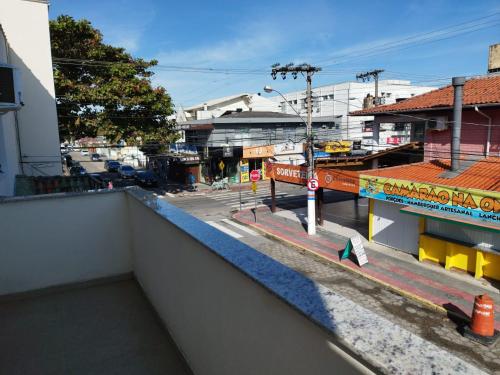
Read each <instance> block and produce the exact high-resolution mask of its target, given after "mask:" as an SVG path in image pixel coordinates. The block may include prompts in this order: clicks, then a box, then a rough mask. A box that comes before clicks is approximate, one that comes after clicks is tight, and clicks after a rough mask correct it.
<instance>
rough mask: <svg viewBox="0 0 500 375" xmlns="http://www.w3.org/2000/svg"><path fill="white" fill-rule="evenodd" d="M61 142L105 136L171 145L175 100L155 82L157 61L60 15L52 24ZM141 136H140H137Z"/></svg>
mask: <svg viewBox="0 0 500 375" xmlns="http://www.w3.org/2000/svg"><path fill="white" fill-rule="evenodd" d="M50 36H51V42H52V56H53V63H54V82H55V88H56V99H57V110H58V118H59V132H60V138H61V139H66V140H69V139H78V138H81V137H95V136H97V135H103V136H106V137H107V138H108V139H109V140H110V141H112V142H116V141H118V140H120V139H124V140H126V141H127V142H128V143H136V140H137V139H143V140H148V141H157V142H162V143H165V142H169V141H171V140H173V139H174V138H175V135H174V131H173V126H174V123H173V121H169V120H168V119H167V116H169V115H171V114H172V113H173V108H172V102H171V99H170V96H169V95H168V93H167V92H166V90H165V89H164V88H163V87H161V86H158V87H154V86H153V85H152V83H151V77H152V76H153V74H154V73H153V72H152V71H151V68H152V67H154V66H155V65H156V64H157V63H158V62H157V61H156V60H151V61H146V60H143V59H141V58H134V57H132V56H131V55H130V54H129V53H127V52H126V51H125V49H124V48H120V47H114V46H111V45H109V44H105V43H104V42H103V36H102V34H101V32H100V31H99V30H97V29H95V28H94V27H93V26H92V24H91V23H90V22H89V21H87V20H75V19H73V18H72V17H70V16H66V15H61V16H59V17H57V19H55V20H52V21H50ZM139 137H140V138H139Z"/></svg>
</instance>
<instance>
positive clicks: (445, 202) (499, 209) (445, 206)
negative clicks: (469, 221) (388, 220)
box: [359, 175, 500, 223]
mask: <svg viewBox="0 0 500 375" xmlns="http://www.w3.org/2000/svg"><path fill="white" fill-rule="evenodd" d="M359 195H361V196H363V197H368V198H373V199H378V200H383V201H387V202H392V203H396V204H401V205H409V206H414V207H419V208H423V209H427V210H431V211H438V212H442V213H445V214H454V215H459V216H466V217H469V218H474V219H480V220H485V221H489V222H493V223H500V193H499V192H495V191H485V190H477V189H463V188H453V187H447V186H440V185H431V184H426V183H416V182H411V181H406V180H398V179H393V178H381V177H376V176H368V175H361V176H360V188H359Z"/></svg>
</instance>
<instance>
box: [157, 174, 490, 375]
mask: <svg viewBox="0 0 500 375" xmlns="http://www.w3.org/2000/svg"><path fill="white" fill-rule="evenodd" d="M276 188H277V195H279V197H280V198H279V199H278V202H277V206H278V208H281V209H283V211H282V212H291V211H286V210H291V209H297V208H300V207H305V205H306V199H305V198H306V197H305V192H306V190H305V189H304V188H303V187H300V186H294V185H288V184H281V183H277V185H276ZM259 193H260V194H259ZM325 193H326V194H325V201H326V202H327V204H326V205H325V216H326V219H327V220H332V221H334V219H337V220H338V219H339V218H340V219H343V222H342V223H343V224H346V225H347V224H348V223H349V222H350V223H356V222H357V223H358V225H359V222H358V221H359V220H363V212H361V213H359V212H358V214H352V212H353V210H352V205H354V204H355V201H354V200H353V199H352V196H351V195H350V194H343V193H338V192H333V191H329V192H328V193H327V192H325ZM252 194H253V193H252V192H251V191H243V192H242V200H243V202H245V203H244V204H245V205H246V207H253V202H251V201H249V200H250V199H252ZM257 195H258V197H259V198H258V204H259V205H260V206H261V208H260V210H261V211H262V210H263V211H265V210H266V208H265V206H267V205H270V192H269V188H267V189H266V188H261V189H260V190H259V192H258V194H257ZM165 199H167V200H168V201H169V202H171V203H173V204H175V205H176V206H178V207H181V208H183V209H185V210H186V211H188V212H190V213H191V214H193V215H195V216H197V217H198V218H200V219H201V220H204V221H205V222H207V223H208V224H209V225H212V226H213V227H215V228H217V229H219V230H221V231H223V232H224V233H226V234H228V235H230V236H232V237H234V238H237V239H238V240H240V241H242V242H244V243H246V244H248V245H250V246H252V247H254V248H256V249H257V250H259V251H261V252H262V253H264V254H266V255H268V256H270V257H272V258H274V259H276V260H278V261H280V262H282V263H283V264H286V265H287V266H289V267H291V268H293V269H295V270H296V271H298V272H301V273H302V274H304V275H307V276H308V277H310V278H312V279H313V280H315V281H317V282H318V283H320V284H322V285H324V286H326V287H329V288H331V289H332V290H334V291H335V292H337V293H340V294H342V295H343V296H345V297H347V298H349V299H351V300H353V301H356V302H357V303H359V304H360V305H362V306H364V307H366V308H368V309H370V310H372V311H375V312H377V313H379V314H380V315H382V316H384V317H386V318H387V319H389V320H390V321H392V322H394V323H395V324H398V325H400V326H402V327H404V328H406V329H408V330H410V331H412V332H414V333H416V334H418V335H420V336H421V337H423V338H425V339H426V340H429V341H431V342H434V343H436V344H438V345H439V346H442V347H445V348H446V349H447V350H449V351H450V352H452V353H454V354H456V355H458V356H460V357H462V358H466V359H467V360H469V361H470V362H471V363H475V364H476V365H478V366H480V367H485V369H487V370H489V371H491V372H494V373H496V372H499V373H500V359H499V358H500V348H499V347H498V346H497V347H495V348H494V349H493V350H490V349H487V348H485V347H483V346H482V345H480V344H477V343H474V342H472V341H470V340H468V339H466V338H464V337H463V336H462V335H461V334H460V333H459V332H458V331H457V322H459V323H460V321H453V320H452V319H450V318H448V317H447V316H445V315H444V314H443V313H442V312H438V311H436V310H434V309H432V308H430V307H429V306H426V305H424V304H421V303H419V302H417V301H415V300H413V299H409V298H407V297H403V296H401V295H400V294H398V293H396V292H395V291H393V290H391V289H388V288H387V287H385V286H383V285H382V284H380V283H378V282H375V281H372V280H370V279H367V278H366V277H364V276H362V275H359V274H357V273H353V272H351V271H350V270H348V269H345V268H343V267H340V266H338V265H336V264H333V263H331V262H328V261H327V260H325V259H321V258H320V257H317V256H314V255H313V254H311V253H309V252H306V251H304V250H303V249H301V248H299V247H295V246H293V244H291V243H285V242H282V241H278V240H276V239H275V238H274V237H271V236H268V235H266V234H264V233H263V232H261V231H259V230H258V229H254V228H251V227H249V226H247V225H245V224H243V223H241V222H237V221H235V220H234V219H232V214H231V212H233V213H234V212H236V211H237V209H238V208H239V192H213V193H212V192H209V193H198V195H194V194H193V195H186V196H172V197H170V196H166V197H165ZM334 202H337V203H334ZM235 206H236V207H235ZM358 206H359V207H358V209H359V210H360V211H362V210H365V211H366V210H367V207H366V204H365V202H363V201H362V200H360V201H359V202H358ZM328 207H330V209H329V208H328ZM334 208H335V209H334ZM349 212H351V213H350V214H349ZM248 214H249V213H248ZM259 215H260V213H259V212H257V223H261V224H262V225H265V224H266V223H267V222H266V221H262V222H259ZM348 215H351V217H347V216H348ZM262 219H263V220H264V219H265V217H264V215H262ZM267 224H268V226H269V227H270V228H271V227H272V225H271V224H269V223H267ZM271 229H274V230H278V231H279V230H280V229H279V228H278V227H273V228H271ZM304 233H305V232H304ZM299 237H300V236H299ZM332 244H333V243H332ZM467 313H470V312H469V311H467Z"/></svg>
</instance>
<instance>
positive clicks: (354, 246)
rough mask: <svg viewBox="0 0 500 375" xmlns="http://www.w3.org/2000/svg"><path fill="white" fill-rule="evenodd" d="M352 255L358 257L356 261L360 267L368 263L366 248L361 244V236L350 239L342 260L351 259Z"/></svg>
mask: <svg viewBox="0 0 500 375" xmlns="http://www.w3.org/2000/svg"><path fill="white" fill-rule="evenodd" d="M351 253H353V254H354V255H355V256H356V260H357V261H358V264H359V265H360V266H362V265H363V264H366V263H368V257H367V256H366V252H365V248H364V247H363V243H362V242H361V238H360V237H359V236H354V237H351V238H349V241H347V244H346V246H345V248H344V252H343V254H342V256H341V257H340V259H347V258H349V256H350V255H351Z"/></svg>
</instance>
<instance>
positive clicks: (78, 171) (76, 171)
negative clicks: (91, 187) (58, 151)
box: [69, 165, 87, 176]
mask: <svg viewBox="0 0 500 375" xmlns="http://www.w3.org/2000/svg"><path fill="white" fill-rule="evenodd" d="M69 174H70V175H72V176H83V175H85V174H87V170H86V169H85V168H83V167H82V166H81V165H75V166H74V167H71V169H70V170H69Z"/></svg>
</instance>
